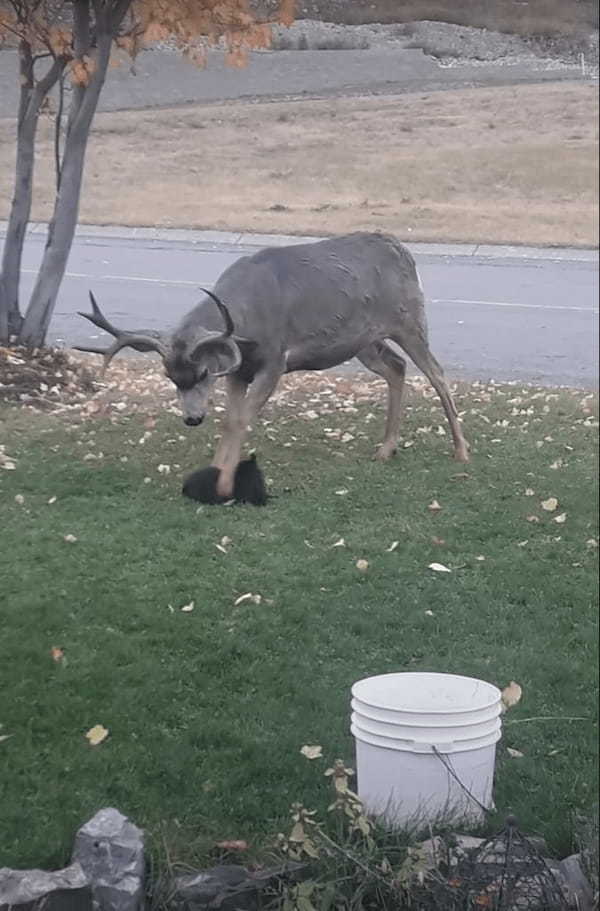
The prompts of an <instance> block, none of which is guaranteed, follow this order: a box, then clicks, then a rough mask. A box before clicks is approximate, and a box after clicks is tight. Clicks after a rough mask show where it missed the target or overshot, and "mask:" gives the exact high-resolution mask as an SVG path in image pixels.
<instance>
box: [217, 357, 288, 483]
mask: <svg viewBox="0 0 600 911" xmlns="http://www.w3.org/2000/svg"><path fill="white" fill-rule="evenodd" d="M282 372H283V371H282V370H281V371H279V370H278V371H277V372H275V371H265V372H263V373H257V374H256V376H255V378H254V380H253V382H252V384H251V386H250V388H249V389H248V392H247V393H246V395H245V396H240V395H239V390H238V392H237V393H236V394H234V395H233V396H230V402H229V404H231V406H232V408H231V410H229V408H228V412H227V418H226V434H224V435H223V438H222V440H221V443H222V445H220V447H219V450H220V451H219V450H218V452H217V454H218V455H219V463H217V462H216V457H215V464H216V466H217V467H218V468H220V474H219V479H218V481H217V493H218V494H219V496H221V497H230V496H231V495H232V493H233V484H234V479H235V471H236V468H237V466H238V463H239V461H240V456H241V453H242V446H243V445H244V441H245V439H246V436H247V434H248V425H249V424H252V423H253V422H254V420H255V418H256V416H257V414H258V413H259V411H260V410H261V408H262V407H263V406H264V405H265V404H266V402H267V401H268V400H269V398H270V397H271V395H272V394H273V392H274V391H275V387H276V386H277V383H278V382H279V379H280V377H281V374H282ZM240 382H241V381H240V380H237V383H238V384H240ZM244 385H245V384H244Z"/></svg>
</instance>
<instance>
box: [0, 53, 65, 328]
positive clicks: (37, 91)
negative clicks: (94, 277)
mask: <svg viewBox="0 0 600 911" xmlns="http://www.w3.org/2000/svg"><path fill="white" fill-rule="evenodd" d="M34 62H35V61H34V57H33V55H32V51H31V45H30V44H29V43H28V42H27V41H21V42H20V45H19V71H20V78H21V92H20V98H19V112H18V119H17V160H16V167H15V187H14V195H13V200H12V205H11V210H10V215H9V218H8V226H7V230H6V237H5V240H4V250H3V254H2V271H1V272H0V342H1V343H2V344H8V342H9V341H10V337H11V336H13V335H18V333H19V331H20V329H21V326H22V322H23V318H22V316H21V313H20V310H19V278H20V274H21V258H22V255H23V244H24V241H25V232H26V230H27V224H28V222H29V216H30V214H31V198H32V187H33V166H34V147H35V134H36V130H37V125H38V119H39V111H40V105H41V104H42V102H43V100H44V98H45V97H46V95H47V94H48V92H49V91H50V89H51V88H52V86H53V85H54V84H55V82H56V81H57V79H58V78H59V76H60V74H61V72H62V71H63V69H64V66H65V61H64V60H63V59H62V58H57V59H56V60H54V62H53V64H52V66H51V67H50V69H49V70H48V72H47V73H46V75H45V76H44V77H43V78H42V79H41V80H40V81H39V82H37V83H35V80H34V72H33V68H34Z"/></svg>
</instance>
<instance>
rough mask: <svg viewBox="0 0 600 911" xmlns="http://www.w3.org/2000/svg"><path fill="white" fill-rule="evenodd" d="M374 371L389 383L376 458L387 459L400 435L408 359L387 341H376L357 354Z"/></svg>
mask: <svg viewBox="0 0 600 911" xmlns="http://www.w3.org/2000/svg"><path fill="white" fill-rule="evenodd" d="M357 356H358V359H359V361H360V362H361V364H364V365H365V367H367V368H368V369H369V370H372V371H373V373H376V374H377V375H378V376H380V377H382V378H383V379H384V380H385V381H386V382H387V384H388V410H387V419H386V423H385V435H384V437H383V443H382V444H381V446H380V447H379V449H378V450H377V453H376V455H375V458H376V459H380V460H381V461H387V459H389V458H390V457H391V456H393V455H394V453H395V452H396V449H397V446H398V437H399V435H400V422H401V420H402V395H403V392H404V378H405V376H406V361H405V360H404V358H403V357H401V356H400V355H399V354H397V353H396V351H394V350H393V348H391V346H390V345H388V344H387V342H375V344H373V345H369V347H368V348H365V349H364V350H363V351H361V352H359V354H358V355H357Z"/></svg>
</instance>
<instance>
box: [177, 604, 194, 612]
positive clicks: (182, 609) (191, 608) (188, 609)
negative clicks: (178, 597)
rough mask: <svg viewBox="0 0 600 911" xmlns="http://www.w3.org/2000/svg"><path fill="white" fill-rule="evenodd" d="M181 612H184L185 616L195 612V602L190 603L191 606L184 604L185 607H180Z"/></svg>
mask: <svg viewBox="0 0 600 911" xmlns="http://www.w3.org/2000/svg"><path fill="white" fill-rule="evenodd" d="M179 610H181V611H183V613H184V614H191V612H192V611H193V610H194V602H193V601H190V603H189V604H184V605H183V607H180V608H179Z"/></svg>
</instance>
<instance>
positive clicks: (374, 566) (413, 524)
mask: <svg viewBox="0 0 600 911" xmlns="http://www.w3.org/2000/svg"><path fill="white" fill-rule="evenodd" d="M374 395H375V397H376V398H379V395H380V393H379V392H376V393H375V394H374ZM366 398H367V399H368V396H367V397H366ZM328 401H330V402H331V401H333V400H332V399H331V396H329V397H328V394H326V393H325V394H320V395H318V394H314V395H312V397H311V400H310V401H307V402H304V403H302V402H301V399H300V397H296V399H295V400H294V399H293V400H292V401H291V402H290V401H288V402H287V404H283V405H279V406H274V407H273V408H271V409H270V410H267V412H266V413H265V417H266V419H267V420H268V421H271V422H272V423H269V424H266V425H263V426H262V427H261V428H259V429H258V430H257V433H256V435H255V438H254V439H255V445H256V446H257V449H258V457H259V462H260V464H261V465H262V467H263V468H264V469H265V473H266V475H267V477H268V478H270V479H271V480H272V488H273V491H274V492H275V493H276V494H277V498H276V499H273V500H272V501H271V502H270V504H269V505H268V506H267V507H266V508H265V509H256V508H253V507H232V508H226V507H212V508H211V507H204V508H200V509H198V508H197V507H196V505H195V504H192V503H190V502H189V501H183V500H182V498H181V496H180V484H181V478H182V475H183V474H185V473H186V472H187V471H189V470H192V469H193V468H196V467H198V466H199V465H201V464H205V463H206V461H207V456H206V453H207V448H208V445H209V443H210V435H211V434H212V433H213V432H214V426H213V425H210V426H208V427H207V428H204V429H202V430H196V431H187V430H185V432H184V428H183V425H182V424H181V423H180V421H179V420H178V418H177V417H176V416H175V415H172V414H168V413H167V414H163V415H162V416H161V415H159V416H158V419H157V423H156V426H155V427H154V428H152V429H151V430H148V429H147V426H146V424H145V423H144V421H145V419H144V418H143V416H133V417H127V411H126V410H125V411H122V412H120V413H118V414H117V413H115V420H114V423H113V422H111V421H109V420H107V419H96V420H88V421H85V422H78V421H71V422H70V423H67V422H66V420H65V419H61V418H59V417H50V416H44V415H30V414H27V413H26V412H23V411H22V410H15V409H13V408H11V407H8V406H7V407H5V408H4V409H3V410H2V411H1V412H0V419H1V421H0V431H1V436H2V439H1V442H3V443H4V444H5V446H6V452H7V453H9V454H10V455H11V456H12V457H14V459H15V460H16V469H15V470H14V471H6V470H0V504H1V513H2V522H1V530H0V533H1V553H0V578H1V580H2V581H1V592H2V620H3V622H2V636H1V652H2V660H1V662H0V692H1V693H2V708H1V712H0V723H1V724H2V728H1V730H0V735H9V736H8V738H7V739H4V740H3V741H2V742H1V743H0V760H1V765H0V768H1V771H0V806H1V807H2V811H1V816H2V825H1V826H0V864H2V865H9V866H21V867H23V866H53V865H58V864H62V863H64V862H65V860H66V859H67V857H68V854H69V851H70V847H71V843H72V836H73V833H74V830H75V829H76V827H77V826H79V825H80V824H81V823H82V822H83V821H85V820H86V819H87V818H89V817H90V816H91V815H92V814H93V813H94V812H95V811H96V810H97V809H99V808H100V807H101V806H107V805H112V806H116V807H118V808H119V809H120V810H121V811H122V812H124V813H126V814H127V815H129V816H131V818H132V819H133V820H134V821H135V822H136V823H137V824H139V825H142V826H144V827H146V828H147V830H148V832H149V833H150V834H151V835H152V836H155V844H157V843H158V842H159V841H160V843H161V845H163V846H166V847H167V848H168V850H169V852H170V854H171V856H172V857H174V858H180V859H184V860H191V859H193V858H194V856H202V854H203V852H204V851H205V849H206V847H207V845H210V843H211V842H212V840H213V839H214V838H217V837H218V838H248V839H249V840H250V841H251V843H252V844H253V845H259V844H261V843H264V839H265V837H266V836H267V835H270V834H274V833H276V832H277V831H278V830H279V829H281V827H282V826H284V825H287V823H286V822H285V820H286V818H287V813H288V808H289V805H290V804H291V802H292V801H294V800H297V799H300V800H302V801H303V802H304V803H305V804H306V805H307V806H311V807H315V808H319V809H322V808H323V807H324V806H326V802H327V800H328V796H329V795H328V787H329V786H328V783H327V780H326V779H325V778H323V776H322V774H321V773H322V771H323V770H324V769H325V767H326V763H329V761H330V760H331V759H333V758H335V757H336V756H343V757H345V758H346V759H347V760H352V759H353V747H352V740H351V736H350V733H349V689H350V686H351V684H352V683H353V682H354V681H355V680H357V679H358V678H360V677H363V676H367V675H373V674H378V673H382V672H386V671H393V670H436V671H447V672H453V673H459V674H466V675H474V676H477V677H481V678H483V679H485V680H489V681H491V682H494V683H496V684H498V685H500V686H502V685H505V684H506V683H508V682H509V681H510V680H516V681H518V682H519V683H520V684H521V686H522V687H523V693H524V695H523V699H522V702H521V704H520V705H519V706H518V707H517V708H515V709H513V710H512V711H511V713H510V715H509V716H508V718H507V721H508V722H510V723H508V724H507V725H506V726H505V729H504V736H503V739H502V741H501V743H500V744H499V749H498V763H497V782H496V791H495V799H496V803H497V806H498V809H499V811H500V812H501V813H505V812H507V811H508V810H509V809H510V810H511V811H514V812H515V813H516V814H517V816H518V818H519V821H520V825H521V827H522V828H523V829H524V830H526V831H528V832H529V833H534V832H535V833H540V834H543V835H545V836H546V838H547V839H548V841H549V843H550V846H551V848H552V849H553V850H554V851H556V852H559V853H567V852H568V851H569V850H570V848H571V821H572V816H573V814H574V812H576V811H577V810H579V809H582V810H586V809H588V808H589V807H590V805H591V803H592V802H593V800H594V798H595V793H596V774H595V763H596V738H597V726H596V689H597V675H596V666H597V662H596V639H597V635H596V632H597V626H596V621H597V615H596V610H597V608H596V564H597V530H596V440H597V429H596V428H597V423H596V418H595V417H592V416H590V413H589V409H590V408H593V407H595V405H594V404H593V403H592V402H591V400H587V401H584V402H582V394H581V393H579V394H571V393H567V392H565V393H560V394H552V395H549V396H548V395H547V394H546V393H544V392H543V391H539V390H523V389H521V387H518V386H517V387H504V388H499V389H496V388H493V387H490V388H489V389H488V388H487V387H483V386H482V387H480V388H468V389H467V390H466V391H464V393H463V394H462V395H460V396H459V397H458V403H459V408H460V409H461V410H462V411H463V412H464V424H465V429H466V433H467V436H468V437H469V439H470V441H471V443H472V447H473V459H472V462H471V464H470V465H468V466H467V467H466V469H465V467H464V466H461V465H457V464H456V463H454V462H453V461H452V459H451V458H450V445H449V437H448V435H447V434H446V435H442V434H441V433H439V432H438V426H440V425H442V426H444V424H443V418H442V414H441V411H440V409H439V407H438V403H437V400H435V399H431V398H427V397H423V396H422V395H421V394H418V393H415V394H413V396H412V397H411V399H410V403H409V409H408V412H407V417H406V424H405V434H404V440H405V441H406V442H408V443H409V444H411V445H409V446H407V447H406V448H403V449H402V450H401V452H400V453H399V455H398V457H397V458H396V459H395V460H394V461H392V462H391V463H388V464H385V465H382V464H378V463H375V462H372V461H370V455H371V452H372V447H373V444H374V443H375V442H376V440H377V439H378V438H379V434H380V432H381V426H382V423H383V410H382V408H381V405H380V404H379V403H377V404H375V403H374V402H370V401H365V402H362V403H358V404H356V402H355V401H353V400H352V399H351V398H350V397H349V396H346V397H345V398H344V396H338V397H337V398H336V399H335V401H333V404H330V405H329V406H327V402H328ZM344 402H345V403H346V404H344ZM344 409H346V410H344ZM323 410H325V411H326V412H329V413H326V414H321V413H320V412H321V411H323ZM311 411H315V412H316V413H317V414H318V416H315V417H314V418H313V417H312V414H311ZM307 412H308V414H307ZM515 412H516V413H515ZM369 415H371V416H374V417H375V418H376V419H374V418H373V417H371V418H370V417H369ZM497 422H498V423H497ZM427 428H429V429H427ZM331 431H333V433H332V432H331ZM336 431H341V433H342V434H343V433H346V434H350V435H351V436H352V439H348V438H347V437H346V438H343V437H342V438H340V433H336ZM144 433H146V435H147V436H146V439H145V441H144V443H143V444H140V443H139V440H140V438H142V437H143V435H144ZM336 437H337V438H336ZM343 439H345V440H346V441H345V442H343V441H342V440H343ZM99 453H102V454H103V457H102V458H94V459H91V458H86V456H88V455H89V454H93V455H96V456H98V454H99ZM159 465H163V466H165V465H169V466H170V472H169V473H167V472H166V471H165V469H164V468H163V470H162V472H161V471H159V470H158V466H159ZM147 478H149V479H150V480H149V481H147V480H146V479H147ZM528 489H531V490H532V491H534V493H533V494H530V495H527V494H526V492H527V491H528ZM344 491H345V492H344ZM19 495H20V496H19ZM15 496H17V497H18V500H17V501H16V500H15ZM21 497H23V498H24V501H23V502H19V500H20V499H21ZM549 497H556V498H557V499H558V506H557V508H556V510H555V511H554V512H547V511H545V510H544V509H543V508H542V507H541V501H543V500H546V499H547V498H549ZM53 498H56V499H55V501H54V502H52V503H51V502H49V501H50V500H51V499H53ZM434 499H437V500H438V501H439V503H440V505H441V507H442V509H441V510H440V511H438V512H432V511H430V510H429V509H428V505H429V504H430V503H431V502H432V501H433V500H434ZM563 513H566V520H565V521H564V522H562V523H561V522H557V521H555V520H556V517H557V516H561V515H562V514H563ZM528 516H536V517H537V518H538V519H539V521H537V522H533V521H527V517H528ZM67 535H73V536H75V537H76V539H77V540H76V541H74V542H69V541H65V536H67ZM224 537H227V538H229V539H230V542H229V543H227V542H226V543H225V546H224V549H225V551H226V552H225V553H223V552H222V550H220V549H219V548H218V547H217V545H220V543H221V541H222V539H223V538H224ZM340 538H344V540H345V546H338V547H333V546H332V545H333V544H334V543H336V542H337V541H339V539H340ZM440 539H443V541H444V542H445V543H440ZM394 541H398V542H399V544H398V545H397V547H396V549H394V550H392V551H388V549H389V548H390V545H391V544H392V542H394ZM221 546H222V545H221ZM483 558H485V559H483ZM358 559H364V560H367V561H368V563H369V568H368V571H367V572H366V573H361V572H359V571H358V570H357V568H356V566H355V564H356V561H357V560H358ZM433 561H437V562H441V563H443V564H445V565H447V566H448V567H450V568H451V569H452V572H451V573H450V574H439V573H435V572H433V571H431V570H430V569H428V564H430V563H431V562H433ZM248 592H251V593H253V594H259V595H261V601H260V603H258V604H257V603H254V602H253V601H251V600H246V601H244V602H242V603H241V604H239V605H238V606H235V601H236V599H237V598H238V597H239V596H240V595H243V594H245V593H248ZM192 600H193V601H194V605H195V606H194V609H193V611H190V612H183V611H181V609H180V608H181V607H182V606H183V605H185V604H188V603H189V602H190V601H192ZM429 612H431V613H429ZM53 647H59V648H61V649H63V650H64V656H65V659H66V660H63V661H59V662H57V661H54V660H53V659H52V656H51V649H52V648H53ZM545 715H552V716H560V720H558V721H528V722H524V723H521V724H517V723H515V722H517V721H519V720H520V719H526V718H532V717H537V716H545ZM575 716H576V717H580V716H584V717H585V718H586V719H588V720H587V721H584V722H582V721H573V720H569V719H570V718H571V717H575ZM96 724H102V725H104V726H105V727H106V728H108V729H109V731H110V736H109V738H108V739H107V740H105V741H104V742H103V743H102V744H101V745H100V746H97V747H91V746H90V745H89V744H88V742H87V740H86V739H85V733H86V731H88V729H89V728H91V727H92V726H94V725H96ZM307 743H310V744H321V745H322V746H323V753H324V756H325V757H326V758H324V759H323V760H317V761H316V762H313V763H310V762H307V760H306V759H304V758H303V757H302V756H301V755H300V752H299V751H300V748H301V747H302V745H303V744H307ZM507 747H512V748H514V749H517V750H519V751H521V752H522V753H523V754H524V756H523V758H510V756H509V755H508V753H507V749H506V748H507Z"/></svg>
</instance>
